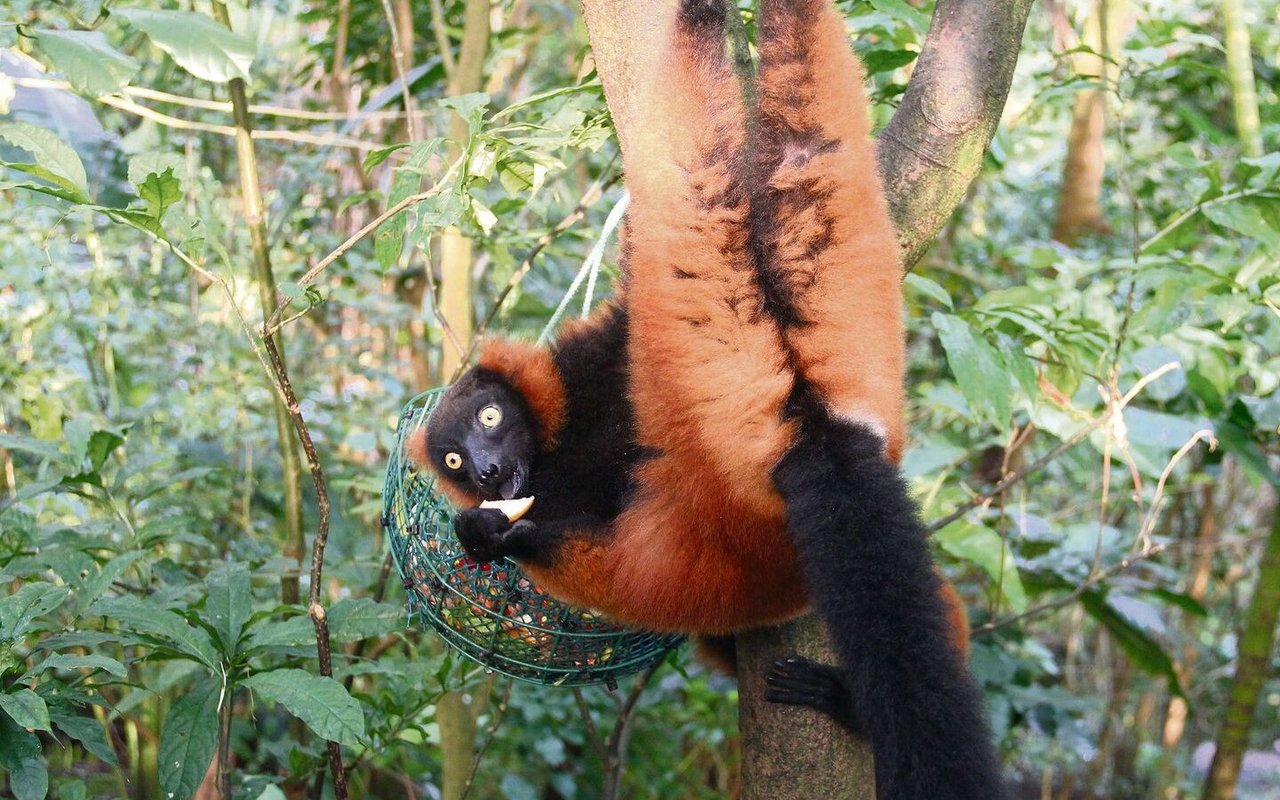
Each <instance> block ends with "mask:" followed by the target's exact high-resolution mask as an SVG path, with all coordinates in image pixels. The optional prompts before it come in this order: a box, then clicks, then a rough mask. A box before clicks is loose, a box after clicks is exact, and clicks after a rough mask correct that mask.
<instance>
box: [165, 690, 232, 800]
mask: <svg viewBox="0 0 1280 800" xmlns="http://www.w3.org/2000/svg"><path fill="white" fill-rule="evenodd" d="M221 696H222V685H221V684H220V683H219V682H218V681H216V680H214V679H213V678H205V679H204V680H202V681H199V682H198V683H196V685H195V686H193V687H192V688H191V691H189V692H187V693H186V694H184V695H181V696H179V697H178V699H176V700H174V701H173V705H171V706H169V713H168V714H166V715H165V718H164V727H163V728H162V729H161V730H160V750H159V756H158V760H159V762H160V768H159V776H160V788H161V789H162V790H164V792H165V796H166V797H169V798H173V800H186V799H187V798H188V797H191V795H192V794H194V793H195V791H196V789H197V788H199V786H200V782H201V781H202V780H203V779H204V774H205V772H206V771H207V770H208V769H209V763H210V762H211V761H213V753H214V751H215V750H216V749H217V747H218V701H219V699H220V698H221ZM227 702H230V698H227Z"/></svg>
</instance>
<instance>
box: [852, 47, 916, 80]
mask: <svg viewBox="0 0 1280 800" xmlns="http://www.w3.org/2000/svg"><path fill="white" fill-rule="evenodd" d="M919 56H920V54H919V53H916V52H914V51H911V50H872V51H870V52H868V53H863V55H862V63H863V65H864V66H865V67H866V69H867V74H868V75H875V74H876V73H878V72H889V71H890V70H895V69H897V68H898V67H905V66H906V65H908V64H910V63H911V62H912V61H915V60H916V58H918V57H919Z"/></svg>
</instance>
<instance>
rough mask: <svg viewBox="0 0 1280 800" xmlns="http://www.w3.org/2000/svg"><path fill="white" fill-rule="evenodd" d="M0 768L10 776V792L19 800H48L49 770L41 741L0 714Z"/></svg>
mask: <svg viewBox="0 0 1280 800" xmlns="http://www.w3.org/2000/svg"><path fill="white" fill-rule="evenodd" d="M0 767H4V769H5V770H7V771H8V773H9V791H11V792H13V796H14V797H15V798H17V800H44V798H45V795H47V794H48V793H49V770H48V768H47V767H45V763H44V756H42V755H41V753H40V740H39V739H38V738H36V735H35V734H34V733H31V732H29V731H25V730H23V729H22V728H19V727H18V726H17V724H16V723H14V722H13V721H12V720H11V719H9V718H8V717H6V716H4V715H0Z"/></svg>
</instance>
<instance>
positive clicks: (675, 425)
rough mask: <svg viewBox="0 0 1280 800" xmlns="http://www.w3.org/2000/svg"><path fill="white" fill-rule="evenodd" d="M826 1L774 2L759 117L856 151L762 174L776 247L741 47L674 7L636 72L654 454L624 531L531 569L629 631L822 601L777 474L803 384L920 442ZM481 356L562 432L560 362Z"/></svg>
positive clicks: (636, 237) (638, 272)
mask: <svg viewBox="0 0 1280 800" xmlns="http://www.w3.org/2000/svg"><path fill="white" fill-rule="evenodd" d="M816 1H817V2H819V4H820V5H821V6H822V8H821V9H814V10H812V13H811V14H810V17H809V18H808V19H807V21H805V22H802V23H801V22H796V21H795V20H789V21H787V20H780V19H779V17H780V15H782V14H783V13H785V12H784V10H780V8H781V7H780V5H779V4H778V3H776V2H771V0H764V3H763V5H764V19H763V21H762V31H766V32H767V33H766V35H765V36H764V38H763V40H762V43H761V48H760V50H761V53H762V58H763V64H762V67H761V70H760V114H761V126H762V129H763V135H764V136H775V137H776V136H786V135H789V133H794V132H795V131H801V132H813V131H817V133H816V134H815V136H817V138H818V139H820V140H823V141H834V142H836V143H837V144H838V145H839V146H838V147H835V148H822V147H814V148H806V147H804V146H803V144H801V145H800V146H792V147H790V149H784V151H783V157H782V158H781V160H780V161H779V162H778V163H777V164H775V165H772V166H773V167H774V169H773V171H772V172H771V173H770V175H769V177H768V182H767V185H766V187H765V190H766V195H767V194H769V193H772V195H771V196H773V197H774V198H775V199H776V200H777V202H776V203H775V208H776V211H777V219H776V222H777V223H778V224H776V225H775V226H774V228H772V231H773V233H774V235H773V236H772V238H770V239H768V240H767V241H764V242H753V236H756V235H757V233H758V232H756V231H753V229H752V222H753V219H752V207H751V206H752V198H753V196H755V195H753V193H752V192H751V191H749V189H748V187H747V185H746V179H747V173H748V171H749V170H748V165H747V163H746V159H745V157H744V155H743V154H744V152H745V151H746V148H747V143H746V121H745V116H746V115H745V111H744V109H743V104H742V95H741V86H740V83H739V81H738V80H737V78H736V76H735V75H734V73H733V70H732V69H731V67H730V65H729V62H728V60H727V57H726V54H725V50H724V46H723V45H724V43H723V41H720V42H719V43H716V42H709V41H708V40H707V39H705V38H704V39H703V40H701V41H699V40H698V39H697V38H696V37H694V36H690V35H688V32H687V31H683V30H682V29H681V28H680V24H679V23H678V22H677V21H675V19H674V18H673V19H672V24H673V30H672V33H671V34H670V35H668V36H667V37H666V39H665V41H666V42H667V51H666V52H663V53H660V54H657V55H656V56H654V57H647V58H646V59H641V60H640V62H639V63H638V64H637V72H638V74H636V75H635V76H634V77H633V80H632V81H630V82H629V83H628V87H627V88H628V89H629V90H630V91H632V92H634V93H635V94H636V95H637V97H634V98H632V100H631V103H632V104H633V105H634V106H635V107H638V108H644V109H646V111H647V116H646V118H645V120H644V124H643V125H641V126H638V127H628V128H621V127H620V129H619V131H618V133H619V137H620V140H621V144H622V151H623V157H624V163H625V166H626V173H627V184H628V187H629V189H630V192H631V207H630V210H629V212H628V219H627V226H626V233H625V248H624V251H625V252H626V254H627V257H628V261H627V265H626V266H627V269H626V272H625V275H624V282H625V291H626V302H625V307H626V309H627V313H628V323H627V324H628V336H629V338H628V344H627V348H628V350H627V359H628V364H629V366H630V370H629V374H630V380H631V386H630V389H629V391H630V396H631V401H632V406H633V409H634V413H635V427H636V443H637V444H638V445H640V446H641V447H643V448H646V449H647V450H648V451H650V452H653V453H656V455H655V456H653V457H652V458H648V459H647V460H644V461H642V462H641V464H640V466H638V467H637V468H636V470H635V473H634V474H633V475H632V478H633V479H634V481H635V488H634V491H633V492H632V495H631V499H630V500H629V501H628V505H627V506H626V508H625V510H624V511H623V513H622V514H621V515H620V516H619V517H618V518H617V519H616V520H614V522H613V524H612V525H611V526H610V528H609V529H608V530H591V531H583V532H582V533H581V534H580V535H574V534H569V535H567V536H566V537H565V541H564V543H563V544H562V545H560V549H559V550H558V552H557V554H556V557H555V558H554V560H553V561H552V563H551V565H550V566H545V565H544V566H539V565H537V564H532V563H530V564H525V565H524V569H525V570H526V572H528V574H529V575H530V576H531V577H532V578H533V580H534V581H535V582H536V583H537V584H538V585H539V586H541V587H542V588H543V589H545V590H546V591H548V592H550V593H551V594H552V595H554V596H557V597H559V598H561V599H563V600H566V601H568V602H571V603H574V604H577V605H581V606H585V607H589V608H594V609H597V610H600V611H602V612H604V613H605V614H607V615H608V616H610V617H612V618H614V619H616V620H618V621H619V622H622V623H627V624H632V625H636V626H639V627H643V628H647V629H652V630H668V631H679V632H684V633H725V632H731V631H735V630H741V629H744V628H749V627H755V626H760V625H767V624H771V623H776V622H780V621H782V620H785V619H788V618H790V617H793V616H795V615H797V614H799V613H801V612H802V611H803V610H804V609H805V608H806V607H807V605H808V599H807V595H806V592H805V588H804V582H803V577H802V573H801V569H800V564H799V563H798V559H797V556H796V554H795V551H794V549H793V546H792V542H791V538H790V536H789V535H788V533H787V530H786V517H785V506H784V504H783V502H782V499H781V497H780V496H779V494H778V492H777V491H776V489H775V488H774V486H773V481H772V473H773V468H774V466H775V465H776V464H777V462H778V460H779V459H780V458H781V457H782V455H783V454H784V453H785V452H786V449H787V447H788V446H789V445H790V443H791V442H792V441H793V439H794V434H795V431H794V427H793V425H792V423H791V422H789V421H787V420H786V418H785V415H784V408H785V405H786V403H787V401H788V399H789V397H790V395H791V392H792V390H793V387H794V385H795V382H796V379H797V377H799V378H802V379H804V380H806V381H808V382H809V383H810V385H812V386H813V387H814V389H815V390H816V393H817V395H818V396H819V397H821V398H822V399H823V400H824V402H826V403H827V404H828V406H829V408H830V410H831V411H832V412H833V413H836V414H838V415H842V416H844V417H846V418H850V419H854V420H858V421H863V422H866V423H868V424H869V425H871V426H872V427H873V428H876V429H877V430H879V431H881V432H882V433H883V434H884V436H885V440H886V451H887V453H888V454H889V456H890V457H891V458H893V459H895V460H896V459H898V458H899V457H900V456H901V453H902V450H903V447H904V445H905V425H904V419H903V418H904V409H903V405H904V402H903V388H902V387H903V378H904V355H903V341H902V312H901V302H902V301H901V290H900V285H899V281H900V276H901V273H900V268H899V262H898V246H897V243H896V240H895V238H894V232H893V228H892V225H891V224H890V221H889V217H888V210H887V206H886V203H885V200H884V198H883V196H882V193H881V188H880V182H879V177H878V174H877V167H876V163H875V158H874V148H873V145H872V142H871V140H870V131H869V122H868V119H867V110H866V109H867V98H866V95H865V92H864V90H863V88H862V80H863V75H862V70H861V68H860V66H859V65H858V63H857V61H856V59H855V58H854V57H853V55H852V53H851V52H850V49H849V43H848V40H847V38H846V36H845V33H844V24H843V20H842V19H841V18H840V17H839V16H838V15H837V14H836V12H835V10H834V9H833V8H832V7H831V5H830V2H829V0H816ZM797 37H805V43H806V46H805V47H797V44H798V42H799V40H798V38H797ZM793 53H799V54H801V55H802V56H803V58H793V57H791V55H792V54H793ZM646 55H652V54H646ZM606 90H607V91H610V90H611V87H610V84H609V83H608V82H606ZM793 129H794V130H793ZM815 197H816V198H819V199H818V201H816V202H815ZM753 244H757V245H761V244H762V245H763V246H764V247H763V249H765V250H766V251H768V252H770V253H772V254H773V255H772V257H771V258H770V259H769V261H768V263H767V264H761V265H759V266H760V268H761V269H767V270H771V271H772V272H773V274H774V275H776V276H777V278H778V280H779V283H780V285H781V286H783V287H784V288H785V290H786V291H787V292H788V293H790V294H791V296H793V297H794V298H795V301H796V302H795V304H796V306H797V307H798V308H799V309H800V310H801V311H802V312H803V315H804V321H805V323H806V324H804V325H798V326H792V327H787V326H783V325H781V324H780V322H779V320H777V319H774V318H773V317H771V316H770V314H769V313H767V311H766V308H765V305H766V298H765V297H764V296H763V290H762V288H761V285H760V281H759V278H758V275H757V258H758V256H757V253H756V252H755V250H754V249H753ZM603 316H604V315H598V316H596V317H594V318H593V319H597V320H598V319H600V318H602V317H603ZM594 324H595V323H593V322H591V321H588V322H587V323H585V324H574V325H569V326H566V327H565V329H564V330H563V331H562V332H561V335H560V337H559V339H560V340H561V341H562V342H563V341H566V340H569V339H573V338H575V337H581V336H591V335H593V332H594V329H593V325H594ZM480 366H483V367H487V368H489V369H492V370H495V371H497V372H500V373H502V374H503V375H507V376H508V377H510V379H511V381H512V383H513V384H515V386H516V387H517V388H518V389H519V390H520V391H521V392H522V393H523V394H524V395H525V397H526V398H527V399H528V400H529V402H530V405H531V406H532V407H533V411H534V413H535V415H536V416H537V417H538V419H539V421H540V423H541V424H542V426H543V427H544V429H545V431H546V432H547V434H548V437H549V438H548V440H549V441H552V442H554V439H555V436H556V434H557V433H558V432H559V430H560V428H561V426H562V425H564V422H565V420H564V408H565V400H564V390H563V385H562V384H561V382H560V381H559V379H558V378H557V376H556V373H555V366H554V361H553V360H552V356H551V354H550V353H549V352H548V351H546V350H539V349H536V348H533V347H531V346H529V345H524V344H516V343H493V344H490V345H488V346H487V347H486V348H485V350H484V354H483V355H482V357H481V361H480ZM446 483H447V481H441V484H442V485H443V484H446ZM943 592H944V594H945V595H946V599H947V601H948V603H950V604H951V607H952V608H953V610H954V611H953V620H954V621H955V624H956V644H957V647H959V648H960V649H962V650H964V651H966V652H967V649H968V639H967V624H966V623H965V618H964V608H963V605H961V603H960V600H959V596H958V595H957V594H956V593H955V590H954V588H953V587H951V586H950V585H949V584H945V585H944V589H943Z"/></svg>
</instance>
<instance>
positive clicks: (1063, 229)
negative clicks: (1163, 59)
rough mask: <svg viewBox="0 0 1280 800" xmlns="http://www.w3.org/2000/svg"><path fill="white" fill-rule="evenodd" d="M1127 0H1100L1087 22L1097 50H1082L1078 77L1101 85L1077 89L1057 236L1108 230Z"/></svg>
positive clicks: (1088, 38)
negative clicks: (1111, 97)
mask: <svg viewBox="0 0 1280 800" xmlns="http://www.w3.org/2000/svg"><path fill="white" fill-rule="evenodd" d="M1128 20H1129V9H1128V3H1127V2H1126V0H1097V2H1096V3H1095V4H1094V7H1093V11H1092V13H1091V14H1090V15H1089V19H1088V21H1087V22H1086V23H1085V36H1084V44H1085V45H1087V46H1088V48H1089V49H1090V50H1091V51H1092V52H1077V53H1075V54H1073V55H1072V57H1071V68H1072V71H1073V72H1075V74H1076V76H1077V77H1080V78H1088V79H1092V80H1095V81H1097V82H1099V83H1100V84H1102V85H1100V86H1096V87H1091V88H1087V89H1081V90H1080V91H1079V92H1077V93H1076V97H1075V103H1074V105H1073V106H1072V110H1071V130H1070V132H1069V133H1068V134H1067V156H1066V159H1065V160H1064V161H1063V165H1062V188H1061V189H1060V190H1059V192H1058V216H1057V220H1056V221H1055V222H1054V225H1053V238H1054V239H1057V240H1058V241H1060V242H1062V243H1064V244H1071V243H1073V242H1074V241H1075V240H1076V239H1078V238H1079V237H1080V236H1082V235H1086V234H1090V233H1109V232H1110V231H1111V226H1109V225H1108V224H1107V221H1106V218H1105V217H1104V216H1103V213H1102V179H1103V177H1104V175H1105V173H1106V157H1105V155H1104V154H1103V150H1102V145H1103V135H1104V133H1105V132H1106V126H1107V123H1106V108H1107V94H1108V92H1109V91H1110V90H1109V89H1108V88H1107V87H1108V86H1109V85H1110V84H1111V83H1112V82H1113V81H1114V80H1116V78H1118V77H1119V74H1120V69H1119V66H1118V65H1117V64H1116V62H1115V61H1114V60H1111V61H1108V58H1110V59H1114V58H1115V54H1116V53H1118V52H1120V45H1121V44H1122V43H1123V41H1124V37H1125V35H1126V33H1127V31H1128V28H1129V23H1128Z"/></svg>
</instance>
